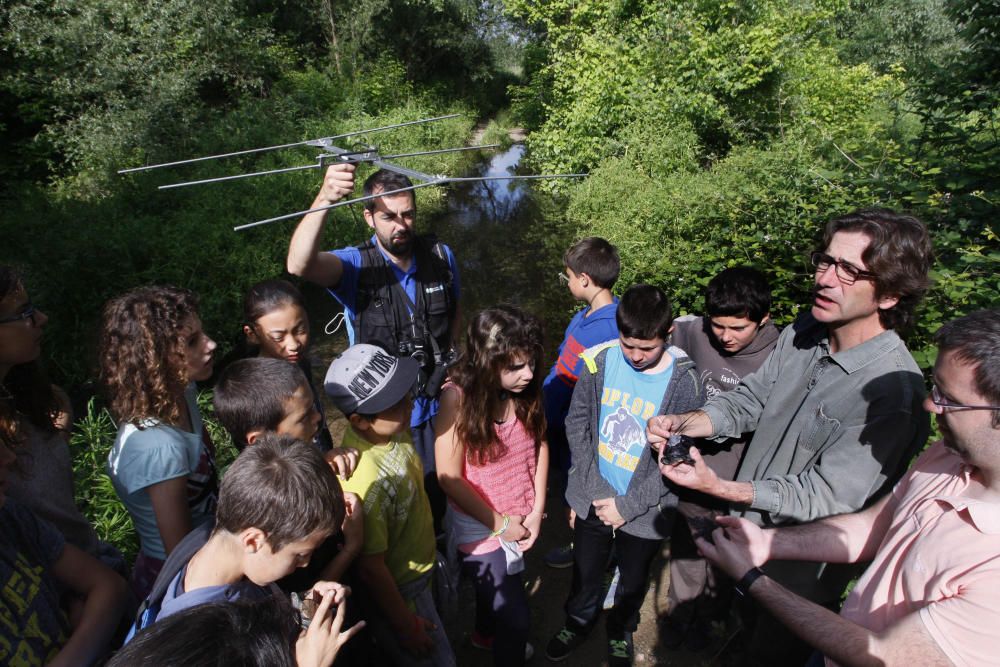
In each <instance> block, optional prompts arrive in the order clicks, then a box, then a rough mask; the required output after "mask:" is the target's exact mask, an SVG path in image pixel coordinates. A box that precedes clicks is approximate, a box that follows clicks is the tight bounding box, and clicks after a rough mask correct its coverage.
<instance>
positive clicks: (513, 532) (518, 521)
mask: <svg viewBox="0 0 1000 667" xmlns="http://www.w3.org/2000/svg"><path fill="white" fill-rule="evenodd" d="M529 535H531V533H530V532H529V531H528V529H527V528H525V527H524V517H523V516H521V515H519V514H511V515H510V523H508V524H507V530H505V531H503V532H502V533H500V535H499V537H500V539H501V540H504V541H505V542H520V541H521V540H523V539H525V538H527V537H528V536H529Z"/></svg>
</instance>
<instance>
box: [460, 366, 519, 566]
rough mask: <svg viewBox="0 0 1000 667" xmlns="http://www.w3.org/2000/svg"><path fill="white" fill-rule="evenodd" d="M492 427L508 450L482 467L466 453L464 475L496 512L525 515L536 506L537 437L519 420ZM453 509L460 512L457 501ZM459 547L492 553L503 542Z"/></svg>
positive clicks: (493, 539)
mask: <svg viewBox="0 0 1000 667" xmlns="http://www.w3.org/2000/svg"><path fill="white" fill-rule="evenodd" d="M448 386H449V387H455V388H456V389H459V391H461V389H460V388H459V387H458V386H457V385H454V384H451V383H449V384H448ZM493 429H494V431H495V432H496V434H497V437H498V438H499V439H500V442H502V443H503V444H504V445H505V446H506V448H507V452H506V453H505V454H504V455H503V456H502V457H500V458H499V459H498V460H496V461H491V462H490V463H487V464H486V465H483V466H477V465H474V464H473V463H472V462H471V461H470V460H469V457H468V456H466V457H465V464H464V465H463V468H462V476H463V477H464V478H465V480H466V481H467V482H468V483H469V485H470V486H472V488H473V489H475V490H476V492H478V493H479V495H480V496H482V497H483V499H484V500H485V501H486V504H487V505H489V506H490V507H492V508H493V510H494V511H496V512H499V513H500V514H520V515H522V516H523V515H525V514H528V513H529V512H531V510H532V508H533V507H534V506H535V471H536V469H537V467H538V449H537V447H536V442H535V439H534V438H533V437H532V436H531V434H530V433H528V430H527V429H526V428H525V427H524V424H523V423H521V420H520V419H511V420H508V421H506V422H504V423H503V424H494V425H493ZM452 508H453V509H455V510H456V511H461V510H459V509H458V508H457V507H456V506H455V505H454V503H453V504H452ZM459 548H460V549H461V550H462V551H463V552H465V553H470V554H482V553H489V552H490V551H493V550H495V549H499V548H500V541H499V540H498V539H497V538H490V539H487V540H482V541H481V542H471V543H469V544H462V545H459Z"/></svg>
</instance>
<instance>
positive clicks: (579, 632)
mask: <svg viewBox="0 0 1000 667" xmlns="http://www.w3.org/2000/svg"><path fill="white" fill-rule="evenodd" d="M616 322H617V324H618V331H619V335H618V340H617V341H615V342H610V343H606V344H603V345H600V346H597V347H596V348H590V349H589V350H587V351H586V352H584V354H583V357H584V361H585V364H586V366H585V369H584V371H583V372H582V373H581V374H580V379H579V381H578V382H577V385H576V389H575V390H574V391H573V399H572V402H571V404H570V408H569V414H568V415H567V416H566V435H567V437H568V440H569V446H570V451H571V453H572V458H573V468H572V469H571V470H570V473H569V479H568V482H567V488H566V500H567V502H568V503H569V505H570V508H571V510H572V512H573V514H574V515H575V516H574V518H575V520H574V521H573V540H574V550H573V583H572V586H571V589H570V595H569V599H568V600H567V601H566V607H565V608H566V623H565V626H564V627H563V628H562V630H560V631H559V633H558V634H557V635H556V636H555V637H553V638H552V640H551V641H550V642H549V643H548V646H547V647H546V656H547V657H548V658H549V660H553V661H560V660H564V659H566V658H567V657H569V654H570V653H571V652H572V651H573V649H574V648H576V647H577V646H579V645H580V644H581V643H582V642H583V640H584V639H585V637H586V635H587V634H588V633H589V632H590V630H591V628H593V626H594V623H595V622H596V620H597V616H598V614H599V613H600V611H601V593H602V589H603V578H604V572H605V569H606V566H607V562H608V555H609V553H610V551H611V548H612V546H613V547H614V549H615V554H616V558H617V560H618V569H619V571H620V579H619V583H618V590H617V592H616V595H615V602H614V606H613V607H612V608H611V610H610V611H609V612H608V617H607V633H608V663H609V665H611V667H615V666H617V665H631V664H632V655H633V648H632V633H633V632H634V631H635V629H636V627H638V624H639V608H640V607H641V606H642V601H643V598H644V597H645V595H646V590H647V588H648V586H647V580H648V578H649V567H650V564H651V563H652V561H653V558H654V557H655V556H656V554H657V552H658V550H659V547H660V543H661V541H662V539H663V538H664V537H667V536H668V535H670V530H671V526H672V524H673V520H674V510H675V508H676V506H677V496H676V494H675V493H674V492H673V491H672V490H671V488H670V487H669V486H668V485H666V484H665V483H664V481H663V479H662V477H661V476H660V473H659V468H658V466H657V461H656V456H655V455H656V452H655V451H653V450H651V449H650V448H649V447H648V446H647V444H646V433H645V432H646V421H647V420H648V419H649V418H650V417H652V416H654V415H658V414H668V413H669V414H673V413H671V412H670V411H671V410H672V409H673V407H674V406H680V405H686V406H688V408H687V409H688V410H694V409H697V408H698V407H700V406H701V405H702V403H704V393H703V391H702V387H701V382H700V380H699V378H698V373H697V369H696V368H695V365H694V363H693V362H692V361H691V360H690V358H688V356H687V354H685V353H684V351H683V350H680V349H679V348H676V347H668V346H667V345H666V338H667V336H668V334H669V331H670V326H671V324H672V322H673V316H672V313H671V308H670V301H669V300H668V299H667V296H666V294H664V293H663V291H662V290H660V289H659V288H657V287H653V286H652V285H635V286H633V287H630V288H629V289H628V290H627V291H626V292H625V294H623V295H622V298H621V302H620V303H619V304H618V312H617V315H616Z"/></svg>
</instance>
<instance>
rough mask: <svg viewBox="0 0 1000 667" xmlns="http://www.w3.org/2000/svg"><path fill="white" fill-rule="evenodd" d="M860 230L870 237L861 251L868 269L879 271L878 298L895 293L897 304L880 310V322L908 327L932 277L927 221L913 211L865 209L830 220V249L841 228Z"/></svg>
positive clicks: (826, 240) (827, 231)
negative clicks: (908, 213) (909, 212)
mask: <svg viewBox="0 0 1000 667" xmlns="http://www.w3.org/2000/svg"><path fill="white" fill-rule="evenodd" d="M841 231H844V232H861V233H863V234H865V235H866V236H867V237H868V238H869V239H870V241H869V243H868V247H867V248H865V251H864V252H863V253H861V259H862V261H864V263H865V266H867V267H868V270H869V271H871V272H872V273H874V274H875V276H876V278H875V298H876V299H880V298H882V297H886V296H894V297H896V298H898V299H899V301H898V302H897V303H896V305H895V306H893V307H892V308H885V309H880V310H879V311H878V317H879V322H880V323H881V324H882V326H883V327H885V328H886V329H893V330H895V331H897V332H901V331H906V330H907V329H909V328H910V327H912V326H913V324H914V322H915V320H916V315H915V313H914V310H915V309H916V307H917V304H919V303H920V300H921V299H923V297H924V294H925V293H926V292H927V288H928V287H929V286H930V283H931V280H930V276H929V275H928V274H929V272H930V268H931V264H933V263H934V248H933V247H932V245H931V238H930V234H928V232H927V226H926V225H924V223H922V222H921V221H920V220H918V219H916V218H915V217H913V216H912V215H906V214H904V213H897V212H895V211H893V210H891V209H887V208H864V209H860V210H857V211H854V212H852V213H848V214H847V215H842V216H840V217H839V218H834V219H833V220H831V221H830V222H828V223H827V225H826V229H825V230H824V232H823V247H822V248H817V250H820V251H825V249H826V248H828V247H829V246H830V241H831V240H832V239H833V235H834V234H836V233H837V232H841Z"/></svg>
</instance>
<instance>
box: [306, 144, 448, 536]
mask: <svg viewBox="0 0 1000 667" xmlns="http://www.w3.org/2000/svg"><path fill="white" fill-rule="evenodd" d="M412 185H413V184H412V183H411V181H410V179H409V178H407V177H406V176H403V175H401V174H397V173H395V172H392V171H388V170H385V169H382V170H379V171H377V172H375V173H374V174H372V175H371V176H369V177H368V179H367V180H366V181H365V184H364V195H365V196H370V195H377V194H379V193H380V192H388V193H391V192H394V191H397V190H401V189H404V188H409V187H412ZM353 190H354V165H350V164H336V165H333V166H331V167H329V168H328V169H327V171H326V174H325V176H324V180H323V187H322V188H321V189H320V191H319V194H318V195H316V199H315V201H314V202H313V205H312V207H311V208H317V207H320V206H326V205H328V204H332V203H334V202H336V201H339V200H340V199H341V198H343V197H345V196H347V195H349V194H350V193H351V192H352V191H353ZM416 213H417V208H416V200H415V198H414V195H413V191H412V190H409V191H406V192H398V193H396V194H388V195H386V196H384V197H376V198H374V199H369V200H367V201H365V202H364V217H365V222H367V223H368V226H369V227H371V228H372V230H373V232H374V233H373V234H372V236H371V238H370V239H368V240H367V241H366V242H365V243H362V244H361V245H359V246H356V247H354V246H351V247H347V248H341V249H339V250H332V251H329V252H328V251H324V250H321V249H320V248H319V244H320V237H321V236H322V231H323V222H324V221H325V219H326V211H325V210H324V211H317V212H314V213H309V214H307V215H306V216H304V217H303V218H302V221H301V222H299V225H298V227H297V228H296V229H295V233H294V234H293V235H292V241H291V244H290V245H289V247H288V271H289V273H292V274H295V275H297V276H301V277H302V278H305V279H306V280H309V281H310V282H314V283H316V284H318V285H321V286H323V287H326V288H327V290H328V291H329V292H330V294H332V295H333V297H334V298H336V299H337V301H339V302H340V303H341V304H342V305H343V306H344V315H345V318H346V320H347V322H348V324H349V326H348V339H349V344H350V345H354V344H355V343H370V344H373V345H378V346H379V347H382V348H383V349H385V350H386V351H387V352H388V353H389V354H391V355H393V356H397V357H413V358H414V359H416V360H417V361H418V362H420V366H421V373H420V376H419V378H418V380H417V383H416V385H414V388H413V398H414V404H413V413H412V417H411V420H410V425H411V427H412V430H413V444H414V447H415V448H416V450H417V453H418V454H419V455H420V459H421V461H422V462H423V465H424V475H425V482H426V488H427V493H428V496H429V497H430V500H431V506H432V509H433V510H434V517H435V528H439V527H440V517H441V516H443V515H444V496H443V494H441V492H440V488H439V487H438V485H437V476H436V474H435V470H436V467H435V465H434V432H433V428H432V426H431V423H432V419H431V418H432V417H433V416H434V415H435V414H436V413H437V408H438V400H437V396H438V392H439V390H440V388H441V382H442V381H443V379H444V373H445V369H446V367H447V365H448V364H449V363H451V361H452V360H453V359H454V348H453V335H454V333H455V330H456V325H457V321H458V297H459V281H458V267H457V266H456V263H455V256H454V254H452V251H451V249H450V248H449V247H448V246H446V245H445V244H443V243H440V242H438V241H437V240H436V239H435V238H434V237H433V236H430V235H417V234H416V233H415V232H414V223H415V221H416Z"/></svg>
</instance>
